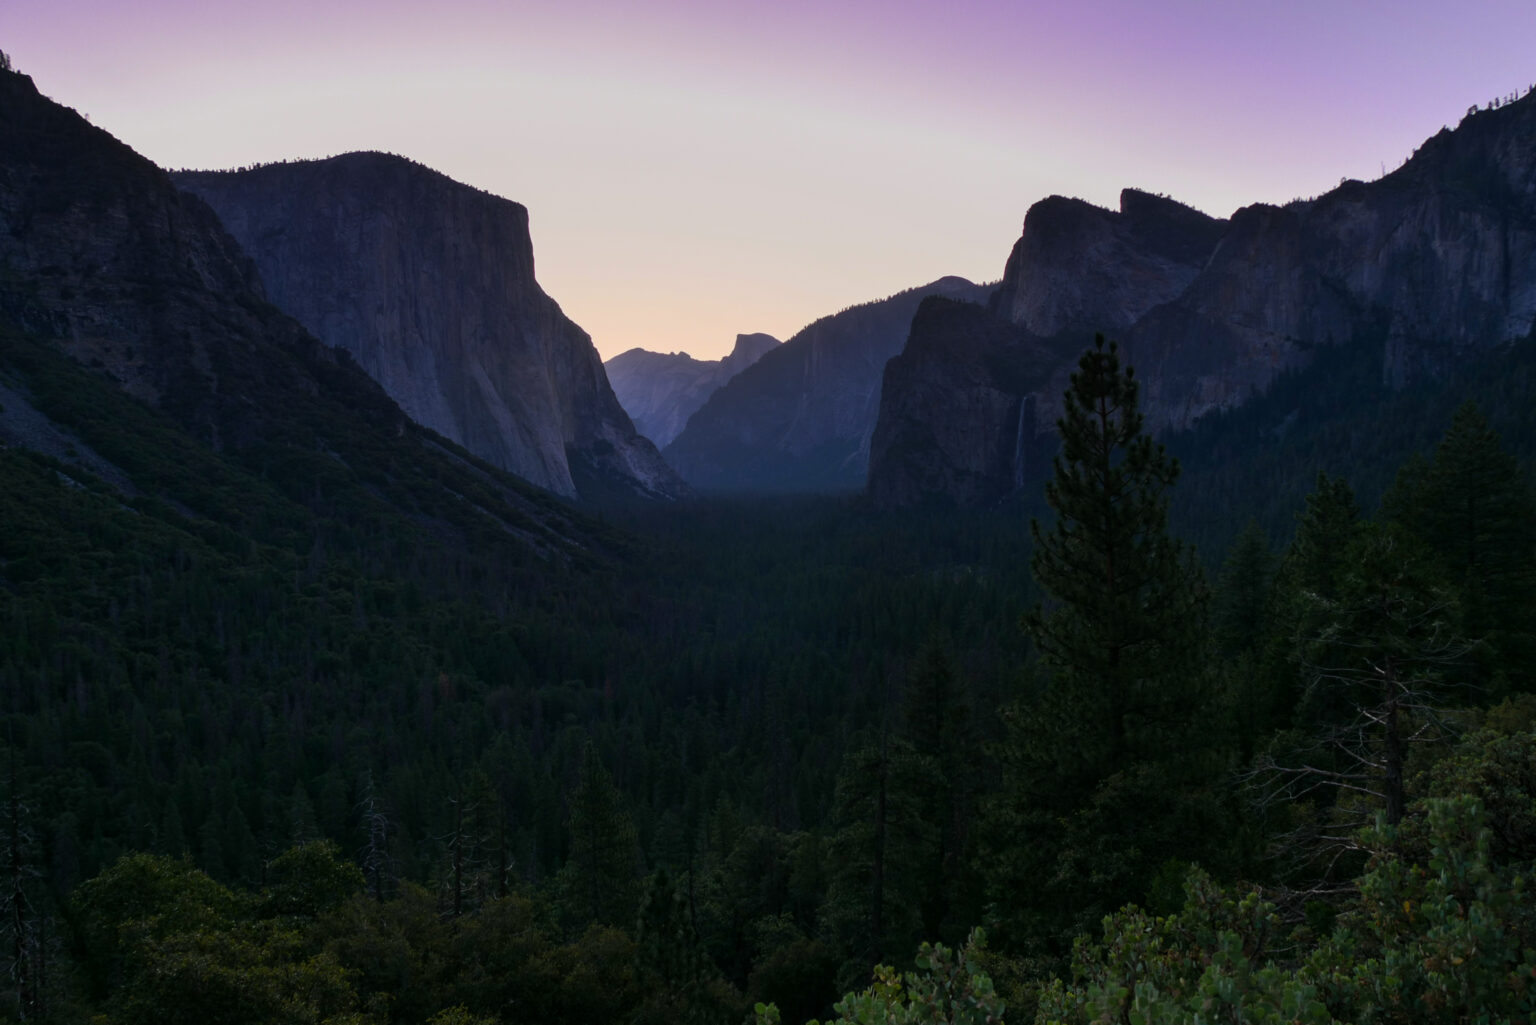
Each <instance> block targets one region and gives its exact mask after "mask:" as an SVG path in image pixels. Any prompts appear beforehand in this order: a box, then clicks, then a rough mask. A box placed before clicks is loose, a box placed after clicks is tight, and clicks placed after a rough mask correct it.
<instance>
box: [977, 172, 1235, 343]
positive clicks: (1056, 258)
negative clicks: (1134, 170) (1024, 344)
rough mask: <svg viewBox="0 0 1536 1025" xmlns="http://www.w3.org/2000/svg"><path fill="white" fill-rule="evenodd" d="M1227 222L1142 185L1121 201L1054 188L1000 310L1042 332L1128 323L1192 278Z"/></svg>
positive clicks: (1020, 247) (1028, 225) (1019, 250)
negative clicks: (1103, 201) (1105, 204)
mask: <svg viewBox="0 0 1536 1025" xmlns="http://www.w3.org/2000/svg"><path fill="white" fill-rule="evenodd" d="M1225 227H1226V222H1225V221H1218V220H1216V219H1215V218H1212V217H1207V216H1206V215H1205V214H1202V213H1200V212H1199V211H1198V210H1192V209H1190V208H1189V207H1187V206H1184V205H1183V204H1180V203H1176V202H1174V201H1173V200H1171V199H1165V198H1162V197H1160V196H1153V195H1150V194H1148V193H1145V192H1141V191H1138V190H1136V189H1125V190H1124V191H1122V192H1121V193H1120V209H1119V210H1118V211H1111V210H1104V209H1101V208H1100V207H1096V206H1093V205H1091V204H1089V203H1085V202H1083V201H1082V200H1080V199H1064V198H1062V197H1061V196H1052V197H1050V198H1049V199H1044V200H1041V201H1040V202H1039V203H1036V204H1035V205H1034V206H1033V207H1031V208H1030V210H1029V213H1028V214H1027V215H1026V217H1025V219H1024V233H1023V235H1022V236H1020V238H1019V241H1018V242H1017V243H1015V245H1014V247H1013V252H1012V253H1011V254H1010V255H1009V257H1008V266H1007V269H1006V270H1005V271H1004V272H1003V283H1002V285H1001V287H1000V288H999V289H998V293H997V309H998V310H999V311H1000V312H1001V313H1002V315H1003V316H1004V317H1005V318H1006V319H1007V320H1009V321H1011V322H1012V323H1015V324H1018V325H1019V326H1021V327H1023V328H1024V329H1025V330H1027V331H1029V332H1031V333H1032V334H1035V335H1038V336H1040V337H1046V338H1048V337H1050V336H1052V335H1058V334H1061V333H1062V332H1064V331H1085V330H1086V331H1091V330H1100V331H1121V330H1124V329H1125V328H1128V327H1130V326H1131V325H1132V324H1134V323H1135V322H1136V321H1137V320H1138V319H1140V318H1141V317H1142V315H1143V314H1145V313H1146V312H1147V311H1148V310H1150V309H1152V308H1153V307H1155V306H1159V305H1161V304H1162V303H1165V302H1168V301H1169V300H1171V299H1174V298H1175V297H1177V296H1178V295H1179V294H1180V293H1181V292H1183V291H1184V289H1186V288H1187V287H1189V284H1190V282H1192V281H1193V280H1194V279H1195V276H1196V275H1197V274H1199V273H1200V269H1201V268H1202V267H1204V266H1205V263H1206V260H1207V259H1209V258H1210V255H1211V251H1212V250H1213V249H1215V248H1216V243H1217V241H1218V240H1219V239H1220V238H1221V235H1222V231H1223V229H1224V228H1225Z"/></svg>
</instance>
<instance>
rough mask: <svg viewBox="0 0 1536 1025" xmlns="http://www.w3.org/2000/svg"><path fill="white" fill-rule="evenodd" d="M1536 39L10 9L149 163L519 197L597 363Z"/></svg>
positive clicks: (855, 9) (776, 330) (1151, 26)
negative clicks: (331, 175)
mask: <svg viewBox="0 0 1536 1025" xmlns="http://www.w3.org/2000/svg"><path fill="white" fill-rule="evenodd" d="M1533 40H1536V3H1533V2H1531V0H1509V2H1504V0H1491V2H1478V0H1472V2H1462V3H1455V4H1453V3H1448V2H1445V0H1435V2H1421V0H1393V2H1379V3H1378V2H1370V3H1366V2H1350V0H1272V2H1262V3H1261V2H1245V0H1225V2H1217V0H1212V2H1195V0H1184V2H1175V3H1162V4H1158V3H1151V2H1141V3H1138V2H1134V0H1120V2H1070V0H1060V2H1055V3H1035V2H1022V0H1021V2H1012V3H1008V2H999V0H994V2H985V3H981V2H978V3H966V2H963V0H960V2H953V0H952V2H948V3H941V2H937V0H879V2H877V0H857V2H839V0H810V2H807V0H778V2H773V3H733V2H730V0H647V2H640V3H608V2H600V0H563V2H561V0H547V2H546V0H532V2H522V0H502V2H495V0H480V2H476V0H441V2H438V3H436V4H429V3H424V2H422V0H412V2H410V3H405V2H395V0H367V2H361V0H359V2H339V3H330V2H326V0H307V2H296V0H266V2H251V0H242V2H239V3H233V2H225V0H131V2H130V0H96V2H89V0H4V2H3V4H0V49H3V50H5V51H6V52H7V53H9V54H10V55H11V57H12V59H13V61H14V63H15V65H16V67H17V69H18V70H21V71H24V72H26V73H28V74H30V75H32V76H33V78H34V79H35V80H36V81H37V84H38V87H39V88H40V89H41V90H42V91H43V92H44V93H46V94H47V95H49V96H52V97H53V98H54V99H56V100H58V101H60V102H62V103H64V104H67V105H69V106H72V107H75V108H76V109H78V110H80V111H81V112H82V113H85V114H88V115H89V116H90V117H91V119H92V120H93V121H94V122H95V123H96V124H97V125H99V126H101V127H103V128H105V129H107V130H108V131H110V132H112V133H113V134H114V135H116V136H117V137H118V138H120V139H122V140H123V141H124V142H126V143H128V144H129V145H131V146H133V147H134V148H135V149H137V150H138V151H139V152H141V153H143V154H144V155H146V156H148V157H149V158H151V159H152V160H155V161H156V162H157V163H159V164H161V165H163V166H166V167H200V168H206V167H231V166H237V165H241V164H249V163H256V162H263V161H269V160H278V159H292V158H300V157H317V156H327V155H330V154H334V153H341V152H346V151H348V150H355V149H378V150H387V151H390V152H395V153H400V154H403V155H405V156H408V157H411V158H413V159H415V160H418V161H421V162H422V163H424V164H427V165H429V166H431V167H434V168H437V169H438V170H441V171H443V172H445V173H446V174H449V175H451V176H452V177H454V178H457V179H459V180H460V181H464V182H468V183H470V184H473V185H476V186H479V187H481V188H483V189H487V190H489V191H491V192H494V193H497V194H499V195H502V196H506V197H508V198H511V199H515V200H517V201H519V202H521V203H523V204H525V205H526V206H527V207H528V208H529V212H530V217H531V220H532V224H533V243H534V252H535V255H536V257H537V260H538V275H539V280H540V282H541V283H542V284H543V286H544V288H545V290H546V291H548V292H549V293H550V294H551V295H552V296H554V297H555V298H556V299H557V300H558V301H559V302H560V303H561V305H562V306H563V307H564V308H565V311H566V312H567V313H568V314H569V315H570V316H571V317H572V318H573V319H574V320H576V322H577V323H579V324H581V325H582V326H583V327H584V328H586V329H587V330H588V331H590V332H591V334H592V337H593V341H594V342H595V343H596V344H597V347H598V350H599V351H600V352H602V353H603V355H604V356H605V357H608V356H612V355H615V354H617V353H619V352H621V351H623V350H624V349H627V348H630V347H631V346H636V345H638V346H643V347H645V348H649V349H658V350H663V351H674V350H685V351H688V352H691V353H693V354H694V355H696V356H701V357H705V358H712V357H715V356H718V355H721V354H722V353H723V352H724V351H726V350H727V349H729V347H730V345H731V343H732V341H733V340H734V338H735V335H736V333H737V332H745V331H768V332H771V333H773V334H776V335H778V336H779V337H780V338H787V337H789V335H790V334H792V333H793V332H795V331H797V330H799V329H800V328H801V327H803V326H804V325H805V324H807V323H808V322H810V321H811V320H814V319H815V318H816V317H818V316H821V315H822V314H825V313H831V312H834V311H835V310H838V309H840V308H842V307H844V306H848V305H851V304H853V303H857V302H862V301H864V300H867V299H874V298H879V297H881V296H884V295H888V294H890V293H892V292H896V291H900V290H901V289H903V288H907V287H910V286H913V285H918V284H922V283H924V282H926V281H929V280H932V279H933V278H936V277H939V276H941V275H944V274H960V275H964V276H966V277H969V278H971V279H973V280H977V281H984V280H993V279H996V278H997V277H999V276H1000V275H1001V274H1002V269H1003V263H1004V261H1005V260H1006V258H1007V255H1008V251H1009V248H1010V247H1011V246H1012V244H1013V242H1014V240H1015V239H1016V238H1017V237H1018V233H1019V227H1020V223H1021V222H1022V220H1023V217H1024V213H1025V211H1026V210H1027V209H1028V208H1029V206H1030V204H1031V203H1033V202H1035V201H1036V200H1038V199H1040V198H1042V197H1044V196H1046V195H1049V194H1051V193H1063V194H1067V195H1076V196H1081V197H1083V198H1085V199H1088V200H1090V201H1092V202H1095V203H1099V204H1104V205H1113V204H1114V203H1115V202H1116V199H1117V196H1118V194H1119V190H1120V189H1121V188H1122V187H1123V186H1126V185H1134V186H1137V187H1139V188H1143V189H1148V190H1150V191H1154V192H1164V193H1167V194H1169V195H1172V196H1174V197H1175V198H1178V199H1181V200H1183V201H1185V202H1187V203H1190V204H1192V205H1194V206H1197V207H1199V208H1200V209H1202V210H1205V211H1207V212H1209V213H1212V214H1217V215H1221V216H1225V215H1227V214H1229V213H1231V212H1232V210H1233V209H1235V208H1236V207H1238V206H1241V205H1243V204H1245V203H1249V202H1254V201H1259V200H1264V201H1270V202H1284V201H1286V200H1289V199H1292V198H1295V197H1296V196H1302V195H1315V194H1317V193H1319V192H1322V191H1325V190H1326V189H1328V188H1331V187H1332V186H1334V185H1336V184H1337V183H1338V181H1339V179H1340V178H1342V177H1354V178H1367V179H1368V178H1374V177H1377V176H1379V175H1380V174H1381V172H1382V170H1383V169H1387V170H1390V169H1391V168H1392V167H1394V166H1396V165H1397V164H1399V163H1401V162H1402V160H1403V159H1404V158H1405V157H1406V156H1407V155H1408V154H1409V153H1410V152H1411V151H1412V150H1413V148H1414V147H1415V146H1417V145H1418V144H1419V143H1420V142H1421V141H1423V139H1424V138H1426V137H1428V136H1429V135H1432V134H1433V133H1434V132H1436V131H1438V130H1439V129H1440V128H1441V127H1442V126H1443V125H1447V124H1449V125H1454V124H1455V123H1456V122H1457V121H1458V120H1459V119H1460V118H1461V116H1462V114H1463V113H1465V111H1466V109H1467V108H1468V107H1469V106H1471V105H1473V104H1480V103H1484V102H1487V101H1488V100H1491V99H1493V98H1494V97H1496V96H1500V95H1504V94H1508V93H1510V92H1513V91H1516V90H1524V89H1525V88H1526V87H1527V86H1528V85H1530V84H1531V83H1533V82H1536V43H1533ZM0 131H4V126H3V125H0Z"/></svg>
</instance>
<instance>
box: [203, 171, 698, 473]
mask: <svg viewBox="0 0 1536 1025" xmlns="http://www.w3.org/2000/svg"><path fill="white" fill-rule="evenodd" d="M174 180H175V181H176V183H177V184H178V185H179V186H181V187H182V188H183V189H186V190H187V191H188V192H191V193H192V194H194V195H196V196H198V197H200V198H201V199H203V200H204V201H206V202H207V203H208V204H209V205H210V206H211V207H212V208H213V209H214V210H215V211H216V212H217V213H218V215H219V217H220V218H221V219H222V220H223V222H224V225H225V227H226V228H228V230H229V232H230V234H232V235H233V236H234V237H235V239H236V240H237V241H238V242H239V243H240V245H241V246H243V247H244V248H245V250H246V252H248V253H249V254H250V255H251V257H252V258H253V259H254V260H255V263H256V267H257V268H258V270H259V272H260V274H261V278H262V280H263V282H264V284H265V286H266V289H267V293H268V295H269V297H270V298H271V300H272V302H273V303H275V304H276V305H277V306H278V307H279V308H281V309H282V310H283V311H285V312H286V313H288V314H290V315H291V316H293V317H294V318H295V319H296V320H298V321H299V322H300V323H301V324H303V325H304V326H305V327H307V328H308V329H309V330H310V331H312V332H313V333H314V334H315V335H316V337H318V338H320V339H321V340H322V341H324V342H326V343H327V344H329V345H333V346H336V347H338V348H341V349H345V350H347V351H348V352H350V353H351V354H352V355H353V357H354V358H355V359H356V360H357V361H358V363H359V364H360V365H361V366H362V367H363V369H364V370H366V371H367V372H368V373H369V374H370V375H371V376H372V377H373V378H374V379H375V380H377V381H378V382H379V383H380V384H381V385H383V387H384V390H385V391H386V392H388V393H389V395H390V396H391V397H392V398H393V399H394V400H395V401H396V402H398V403H399V404H400V406H401V408H402V409H404V410H405V411H406V413H408V414H409V415H410V416H411V417H412V419H414V420H416V421H417V422H418V423H421V424H423V425H425V426H427V427H430V428H432V429H433V430H435V431H437V432H439V433H440V434H442V435H444V436H445V437H447V438H449V439H451V440H453V441H455V442H458V443H459V444H461V445H463V446H464V447H465V448H467V449H468V450H469V451H471V452H473V453H474V454H476V455H478V456H480V457H481V458H483V459H485V460H487V461H488V462H490V463H492V464H493V465H496V466H498V467H501V468H503V469H505V470H509V471H511V472H512V473H515V474H517V475H518V476H520V477H522V478H524V479H525V480H528V481H531V482H532V483H534V484H537V485H539V486H541V487H544V488H548V489H549V490H551V491H554V492H556V493H557V494H561V495H565V496H567V497H576V496H578V495H580V496H583V497H588V498H591V497H595V496H597V495H601V494H611V493H614V492H618V493H632V494H638V495H642V496H648V497H658V498H670V497H675V496H677V495H680V494H682V493H684V492H685V491H686V488H685V486H684V485H683V484H682V482H681V481H680V480H678V478H677V476H676V475H675V474H674V473H673V472H672V471H671V469H670V468H668V467H667V466H666V464H665V463H663V462H662V460H661V457H660V456H659V455H658V454H657V452H656V449H655V446H653V445H652V444H651V443H650V442H648V441H646V440H645V439H644V438H642V437H641V436H640V435H639V434H637V433H636V432H635V429H634V426H633V425H632V424H631V422H630V420H629V417H628V416H627V415H626V414H625V413H624V410H623V409H622V408H621V407H620V405H619V402H618V400H617V399H616V398H615V397H614V395H613V391H612V389H611V388H610V387H609V385H608V379H607V377H606V375H605V374H604V373H603V368H602V363H601V361H600V360H599V358H598V355H597V352H596V350H595V349H594V348H593V347H592V342H591V339H590V338H589V337H588V336H587V334H586V332H584V331H582V330H581V328H579V327H577V326H576V325H575V324H574V323H572V322H571V321H570V320H569V319H568V318H567V317H566V316H565V315H564V314H563V313H562V312H561V310H560V307H559V306H558V305H557V304H556V303H555V301H554V300H553V299H551V298H550V297H549V296H547V295H546V294H545V293H544V291H543V289H541V288H540V287H539V285H538V282H537V281H536V280H535V279H534V263H533V244H532V241H531V239H530V237H529V233H528V212H527V210H526V209H524V208H523V207H522V206H520V205H519V204H517V203H513V202H510V201H508V200H505V199H501V198H499V197H496V196H493V195H490V194H489V193H486V192H482V191H480V190H477V189H474V188H471V187H469V186H466V185H462V184H460V183H458V182H455V181H453V180H451V179H449V178H447V177H446V176H444V175H441V174H438V173H437V172H435V171H431V170H429V169H427V168H425V167H422V166H420V165H418V164H415V163H412V162H410V161H408V160H404V159H402V158H399V157H394V156H387V155H384V154H380V153H352V154H347V155H345V156H340V157H334V158H331V159H329V160H320V161H306V162H300V163H289V164H270V165H266V166H263V167H258V168H253V169H250V170H245V171H238V172H183V173H178V174H176V175H175V176H174Z"/></svg>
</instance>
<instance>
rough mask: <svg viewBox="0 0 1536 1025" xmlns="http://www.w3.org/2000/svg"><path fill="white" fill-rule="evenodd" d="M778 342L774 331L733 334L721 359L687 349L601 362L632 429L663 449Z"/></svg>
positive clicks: (630, 353)
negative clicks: (700, 356) (707, 403)
mask: <svg viewBox="0 0 1536 1025" xmlns="http://www.w3.org/2000/svg"><path fill="white" fill-rule="evenodd" d="M780 344H781V343H780V342H779V340H778V339H777V338H775V337H773V336H772V335H765V334H749V335H737V336H736V345H735V347H734V348H732V349H731V351H730V354H729V355H727V356H725V357H724V358H722V359H715V360H702V359H694V358H693V357H692V356H690V355H688V354H687V353H686V352H650V351H648V350H646V349H630V350H628V351H626V352H621V353H619V354H618V355H617V356H615V357H613V359H611V360H608V361H607V362H606V363H604V364H603V369H604V370H606V371H607V372H608V383H609V384H611V385H612V386H613V393H614V395H616V396H618V399H619V405H621V406H623V407H624V411H625V412H626V413H628V414H629V417H630V419H631V420H633V421H634V423H635V429H636V430H638V431H639V432H640V433H641V434H643V435H645V436H646V437H647V438H649V439H651V441H653V442H655V443H656V445H657V447H658V448H665V447H666V446H667V445H668V444H669V443H670V442H671V441H672V439H673V438H675V437H677V436H678V435H679V434H681V433H682V430H683V428H684V427H685V426H686V425H687V423H688V418H689V417H690V416H692V415H693V414H694V412H695V411H696V410H697V409H698V408H699V407H700V406H702V405H704V403H705V401H706V400H708V398H709V397H710V396H711V395H713V394H714V393H715V392H716V391H717V390H719V388H720V387H721V386H722V385H724V384H725V382H727V381H729V380H730V379H731V378H733V377H735V376H736V375H737V374H739V373H741V372H742V371H743V370H745V369H746V368H747V367H749V366H751V365H752V364H753V363H756V362H757V361H758V360H759V359H761V358H762V357H763V354H764V353H766V352H768V351H769V350H770V349H776V348H778V346H779V345H780Z"/></svg>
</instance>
